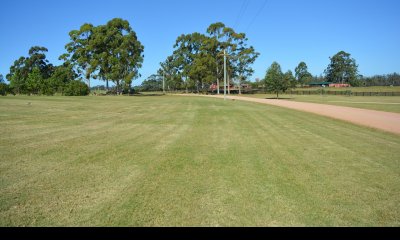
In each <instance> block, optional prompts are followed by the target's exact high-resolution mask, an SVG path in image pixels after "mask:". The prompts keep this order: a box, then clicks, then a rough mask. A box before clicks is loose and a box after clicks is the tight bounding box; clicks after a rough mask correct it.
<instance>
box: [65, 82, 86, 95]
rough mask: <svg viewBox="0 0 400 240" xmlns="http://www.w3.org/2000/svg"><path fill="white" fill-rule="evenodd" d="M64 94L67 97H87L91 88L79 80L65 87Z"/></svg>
mask: <svg viewBox="0 0 400 240" xmlns="http://www.w3.org/2000/svg"><path fill="white" fill-rule="evenodd" d="M64 94H65V96H86V95H88V94H89V87H88V86H87V85H86V84H85V83H83V82H81V81H79V80H72V81H70V82H69V83H68V84H67V85H66V86H65V90H64Z"/></svg>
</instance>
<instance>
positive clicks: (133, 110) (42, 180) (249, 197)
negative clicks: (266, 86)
mask: <svg viewBox="0 0 400 240" xmlns="http://www.w3.org/2000/svg"><path fill="white" fill-rule="evenodd" d="M28 102H31V104H30V105H28V104H27V103H28ZM0 123H1V130H0V134H1V138H0V152H1V155H0V172H1V177H0V179H1V180H0V191H1V195H0V225H1V226H10V225H13V226H21V225H33V226H39V225H40V226H43V225H45V226H59V225H63V226H65V225H66V226H74V225H79V226H82V225H85V226H86V225H90V226H92V225H119V226H120V225H124V226H125V225H129V226H132V225H133V226H143V225H144V226H154V225H157V226H165V225H166V226H181V225H186V226H187V225H190V226H200V225H207V226H221V225H222V226H225V225H228V226H242V225H246V226H275V225H279V226H293V225H295V226H303V225H306V226H338V225H339V226H383V225H385V226H400V217H399V216H400V208H399V205H400V164H399V161H400V158H399V156H400V137H399V136H398V135H391V134H387V133H383V132H380V131H377V130H372V129H368V128H363V127H359V126H356V125H352V124H348V123H345V122H341V121H336V120H332V119H328V118H325V117H321V116H316V115H311V114H307V113H302V112H298V111H292V110H287V109H283V108H278V107H273V106H267V105H261V104H254V103H246V102H241V101H226V102H224V101H222V100H220V99H208V98H195V97H179V96H161V97H69V98H68V97H3V98H0Z"/></svg>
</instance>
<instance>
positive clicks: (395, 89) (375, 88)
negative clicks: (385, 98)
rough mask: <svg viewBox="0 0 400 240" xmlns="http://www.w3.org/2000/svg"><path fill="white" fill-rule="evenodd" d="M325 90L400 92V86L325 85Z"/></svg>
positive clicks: (298, 89)
mask: <svg viewBox="0 0 400 240" xmlns="http://www.w3.org/2000/svg"><path fill="white" fill-rule="evenodd" d="M318 89H322V88H321V87H312V88H296V89H294V91H318ZM323 89H324V90H325V91H352V92H400V86H393V87H390V86H372V87H346V88H335V87H324V88H323Z"/></svg>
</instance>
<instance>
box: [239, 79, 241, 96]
mask: <svg viewBox="0 0 400 240" xmlns="http://www.w3.org/2000/svg"><path fill="white" fill-rule="evenodd" d="M240 79H241V78H240V77H239V95H240V94H242V91H241V90H240V88H241V86H240V83H241V81H240Z"/></svg>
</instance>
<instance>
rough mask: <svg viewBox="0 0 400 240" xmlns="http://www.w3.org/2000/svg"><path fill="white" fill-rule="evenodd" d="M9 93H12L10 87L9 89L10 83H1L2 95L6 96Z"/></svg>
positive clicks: (0, 92)
mask: <svg viewBox="0 0 400 240" xmlns="http://www.w3.org/2000/svg"><path fill="white" fill-rule="evenodd" d="M7 93H10V89H9V87H8V85H7V84H5V83H0V95H1V96H6V95H7Z"/></svg>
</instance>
